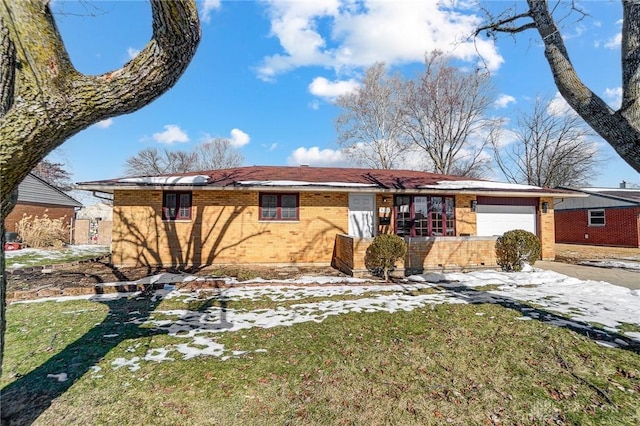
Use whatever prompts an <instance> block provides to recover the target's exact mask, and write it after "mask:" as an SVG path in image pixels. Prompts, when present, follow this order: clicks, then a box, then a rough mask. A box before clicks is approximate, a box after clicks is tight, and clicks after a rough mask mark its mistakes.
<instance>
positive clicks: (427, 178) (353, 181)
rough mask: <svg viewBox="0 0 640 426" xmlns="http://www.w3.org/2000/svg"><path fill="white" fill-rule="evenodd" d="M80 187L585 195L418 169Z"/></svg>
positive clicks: (294, 171)
mask: <svg viewBox="0 0 640 426" xmlns="http://www.w3.org/2000/svg"><path fill="white" fill-rule="evenodd" d="M77 187H78V188H79V189H86V190H91V191H102V192H108V193H112V192H113V191H114V190H119V189H128V190H140V189H164V190H166V189H176V188H181V189H204V190H206V189H215V190H221V189H222V190H261V191H264V190H276V189H277V190H283V189H295V190H298V191H318V190H324V191H343V192H344V191H345V190H348V191H349V192H392V193H398V192H400V193H402V192H412V193H413V192H430V193H432V192H443V193H469V194H478V193H486V194H488V195H501V194H506V195H508V196H529V197H531V196H539V195H543V194H545V195H552V196H553V195H556V196H563V197H571V196H582V195H577V194H576V193H575V192H572V191H565V190H558V189H549V188H540V187H537V186H530V185H518V184H512V183H502V182H492V181H487V180H478V179H473V180H472V179H469V178H466V177H460V176H452V175H441V174H436V173H429V172H421V171H416V170H396V169H393V170H385V169H357V168H335V167H308V166H300V167H285V166H249V167H237V168H232V169H221V170H208V171H199V172H192V173H180V174H172V175H160V176H140V177H129V178H117V179H109V180H101V181H92V182H79V183H78V184H77Z"/></svg>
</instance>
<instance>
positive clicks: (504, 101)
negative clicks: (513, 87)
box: [493, 93, 516, 108]
mask: <svg viewBox="0 0 640 426" xmlns="http://www.w3.org/2000/svg"><path fill="white" fill-rule="evenodd" d="M515 103H516V98H514V97H513V96H511V95H505V94H504V93H503V94H501V95H500V96H498V99H496V101H495V102H494V104H493V105H494V107H495V108H506V107H508V106H509V104H515Z"/></svg>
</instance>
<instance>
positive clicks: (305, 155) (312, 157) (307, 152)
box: [287, 146, 346, 166]
mask: <svg viewBox="0 0 640 426" xmlns="http://www.w3.org/2000/svg"><path fill="white" fill-rule="evenodd" d="M287 163H288V164H289V165H292V166H299V165H301V164H306V165H309V166H343V165H345V164H346V157H345V156H344V154H343V153H342V151H340V150H333V149H320V148H318V147H317V146H314V147H311V148H305V147H300V148H298V149H296V150H295V151H293V152H292V153H291V155H290V156H289V158H287Z"/></svg>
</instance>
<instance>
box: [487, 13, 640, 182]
mask: <svg viewBox="0 0 640 426" xmlns="http://www.w3.org/2000/svg"><path fill="white" fill-rule="evenodd" d="M527 5H528V8H529V10H528V11H527V12H525V13H520V14H517V15H516V14H514V15H512V16H511V17H507V18H503V19H500V20H495V21H494V22H489V23H487V25H484V26H483V27H481V28H479V29H478V32H477V33H476V34H478V33H479V32H480V31H489V32H503V33H512V34H515V33H518V32H521V31H524V30H526V29H530V28H536V29H537V30H538V33H539V34H540V37H541V38H542V41H543V43H544V46H545V52H544V53H545V57H546V59H547V62H548V63H549V67H550V68H551V72H552V74H553V79H554V81H555V84H556V87H557V88H558V91H559V92H560V94H561V95H562V96H563V97H564V99H565V100H566V101H567V103H568V104H569V105H570V106H571V107H572V108H573V109H574V110H575V111H576V112H577V113H578V115H580V116H581V117H582V118H583V119H584V120H585V121H586V122H587V124H589V126H591V128H592V129H593V130H595V131H596V132H597V133H598V134H599V135H600V136H601V137H602V138H603V139H604V140H606V141H607V142H608V143H609V144H610V145H611V146H612V147H613V148H614V149H615V151H616V152H617V153H618V154H619V155H620V156H621V157H622V158H623V159H624V160H625V161H626V162H627V163H628V164H629V165H630V166H631V167H633V168H634V169H635V170H636V171H638V172H640V102H638V101H640V99H639V96H640V75H639V70H640V2H639V1H638V0H623V1H622V8H623V26H622V46H621V55H622V91H623V97H622V98H623V99H622V106H621V108H620V109H619V110H618V111H614V110H613V109H612V108H611V107H609V106H608V105H607V104H606V102H604V101H603V100H602V99H601V98H600V97H599V96H598V95H596V94H595V93H594V92H593V91H592V90H591V89H589V87H587V86H586V85H585V84H584V83H583V82H582V80H581V79H580V77H579V76H578V73H577V72H576V70H575V68H574V67H573V64H572V63H571V60H570V58H569V54H568V52H567V48H566V46H565V44H564V40H563V38H562V34H561V32H560V29H559V28H558V25H557V22H556V21H555V20H554V17H553V14H552V12H551V11H550V9H549V3H548V1H547V0H527ZM526 18H529V19H530V22H525V23H522V24H519V23H518V21H519V20H520V19H526Z"/></svg>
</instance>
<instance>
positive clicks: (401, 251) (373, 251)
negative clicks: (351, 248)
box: [364, 234, 407, 281]
mask: <svg viewBox="0 0 640 426" xmlns="http://www.w3.org/2000/svg"><path fill="white" fill-rule="evenodd" d="M406 253H407V245H406V244H405V242H404V240H403V239H402V237H399V236H397V235H393V234H381V235H378V236H376V237H375V238H374V239H373V242H372V243H371V245H370V246H369V248H367V253H366V255H365V258H364V264H365V266H366V267H367V269H369V270H370V271H371V272H372V273H373V274H376V275H382V276H383V277H384V279H385V281H389V271H390V270H392V269H393V267H394V266H395V263H396V262H397V261H398V260H400V259H403V258H404V255H405V254H406Z"/></svg>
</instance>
